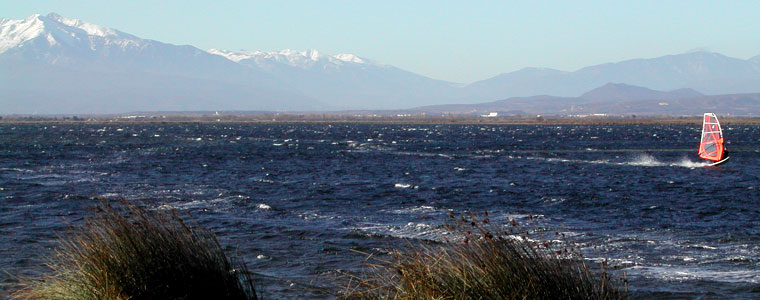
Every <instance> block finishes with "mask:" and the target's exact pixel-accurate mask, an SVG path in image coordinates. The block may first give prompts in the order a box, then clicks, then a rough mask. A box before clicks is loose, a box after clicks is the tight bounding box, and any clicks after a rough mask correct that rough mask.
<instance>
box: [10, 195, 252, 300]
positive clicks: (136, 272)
mask: <svg viewBox="0 0 760 300" xmlns="http://www.w3.org/2000/svg"><path fill="white" fill-rule="evenodd" d="M93 210H94V212H95V216H94V217H92V218H88V219H86V220H85V224H84V226H82V227H80V228H72V233H71V234H70V235H69V236H67V237H66V238H62V239H61V240H60V246H59V247H58V249H57V250H56V252H55V254H54V255H53V256H51V257H50V261H49V263H48V267H49V269H50V273H48V274H43V275H41V276H39V277H36V278H25V279H22V283H21V289H19V290H18V291H17V292H16V293H14V295H13V297H14V298H15V299H42V300H45V299H77V300H84V299H93V300H94V299H131V300H139V299H186V300H190V299H257V295H256V291H255V289H254V287H253V283H252V281H251V280H250V277H249V273H248V272H247V270H246V268H245V267H244V266H242V267H241V266H237V265H235V264H234V263H232V262H231V261H230V259H228V257H227V256H226V255H225V254H224V252H223V250H222V247H221V246H220V244H219V242H218V241H217V239H216V236H215V235H214V234H213V233H212V232H209V231H206V230H204V229H202V228H198V227H191V226H188V224H186V223H185V222H184V221H183V220H182V218H180V217H179V216H178V215H177V214H176V212H173V211H148V210H145V209H142V208H140V207H138V206H135V205H132V204H129V203H127V202H125V201H122V202H120V203H118V207H115V206H114V205H112V204H110V203H106V202H104V203H103V204H102V205H100V206H98V207H97V208H95V209H93Z"/></svg>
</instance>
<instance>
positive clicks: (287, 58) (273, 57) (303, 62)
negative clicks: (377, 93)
mask: <svg viewBox="0 0 760 300" xmlns="http://www.w3.org/2000/svg"><path fill="white" fill-rule="evenodd" d="M208 53H211V54H216V55H220V56H223V57H225V58H227V59H229V60H231V61H234V62H238V63H240V62H242V63H246V64H251V63H253V64H256V65H258V66H262V67H265V66H268V65H272V64H284V65H288V66H291V67H297V68H302V69H308V68H311V67H313V66H314V65H316V64H320V65H332V66H342V65H345V64H347V63H348V64H373V63H372V62H370V61H369V60H366V59H363V58H360V57H358V56H356V55H353V54H345V53H342V54H337V55H327V54H323V53H321V52H319V51H318V50H315V49H309V50H305V51H297V50H292V49H284V50H280V51H277V52H262V51H229V50H220V49H210V50H208Z"/></svg>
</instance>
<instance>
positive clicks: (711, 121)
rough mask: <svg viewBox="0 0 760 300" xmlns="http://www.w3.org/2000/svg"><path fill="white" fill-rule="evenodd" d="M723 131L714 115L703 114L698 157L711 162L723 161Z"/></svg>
mask: <svg viewBox="0 0 760 300" xmlns="http://www.w3.org/2000/svg"><path fill="white" fill-rule="evenodd" d="M724 151H725V148H724V147H723V130H721V129H720V122H718V117H716V116H715V114H714V113H705V116H704V118H702V141H700V142H699V157H701V158H704V159H709V160H712V161H719V160H721V159H723V152H724Z"/></svg>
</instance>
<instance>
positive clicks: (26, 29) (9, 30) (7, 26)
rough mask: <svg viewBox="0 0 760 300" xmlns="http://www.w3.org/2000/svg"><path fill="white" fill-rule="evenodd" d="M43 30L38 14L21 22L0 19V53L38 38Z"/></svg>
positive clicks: (43, 25)
mask: <svg viewBox="0 0 760 300" xmlns="http://www.w3.org/2000/svg"><path fill="white" fill-rule="evenodd" d="M44 30H45V24H44V23H43V21H42V20H41V19H40V15H39V14H34V15H31V16H29V17H27V18H26V19H23V20H10V19H0V53H3V52H5V51H6V50H8V49H10V48H13V47H15V46H16V45H19V44H21V43H23V42H26V41H28V40H31V39H33V38H36V37H38V36H39V35H40V34H42V32H43V31H44Z"/></svg>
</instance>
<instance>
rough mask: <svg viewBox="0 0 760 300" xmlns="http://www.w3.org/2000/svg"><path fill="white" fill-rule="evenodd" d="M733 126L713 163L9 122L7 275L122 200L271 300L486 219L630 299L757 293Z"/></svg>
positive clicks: (753, 144) (544, 131) (659, 142)
mask: <svg viewBox="0 0 760 300" xmlns="http://www.w3.org/2000/svg"><path fill="white" fill-rule="evenodd" d="M725 127H726V128H725V130H726V132H725V135H726V138H727V139H728V141H729V143H730V144H729V148H730V149H731V154H732V157H731V159H730V160H729V162H728V163H727V164H725V165H723V166H720V167H704V163H702V162H699V161H698V160H697V158H696V147H697V144H698V139H699V124H695V125H694V126H681V125H668V126H665V125H651V126H649V125H648V126H643V125H642V126H633V125H619V126H578V125H575V126H528V125H525V126H515V125H505V126H481V125H451V126H449V125H235V124H217V125H201V124H181V125H65V126H62V125H2V126H0V266H2V269H3V271H7V272H10V273H13V274H16V273H19V272H30V271H32V270H35V269H39V267H40V264H41V262H42V260H41V256H43V255H45V254H47V253H49V252H46V251H49V250H50V247H51V246H52V245H54V244H55V243H54V241H55V238H56V236H57V235H58V234H62V233H64V232H65V230H66V227H67V226H68V224H77V222H80V221H81V220H82V218H83V217H84V216H86V215H88V212H87V210H86V208H87V207H89V206H91V205H93V204H94V203H95V201H93V200H92V199H93V198H95V197H106V198H113V199H117V198H122V197H123V198H125V199H127V200H129V201H139V202H140V203H145V204H149V205H152V206H155V207H158V206H161V205H169V206H172V207H175V208H177V209H180V210H186V211H189V212H191V213H192V216H193V217H192V218H195V219H196V220H197V221H199V222H201V223H202V224H203V225H204V226H206V227H207V228H209V229H212V230H213V231H215V232H216V233H217V234H218V235H219V237H220V239H221V241H222V243H223V244H224V245H226V246H227V248H228V249H229V251H231V253H233V254H235V255H237V256H241V257H243V259H244V260H245V261H246V262H247V263H248V266H249V268H250V269H251V270H252V271H254V272H256V273H257V274H258V278H259V279H260V280H261V282H262V285H263V288H264V294H265V295H267V296H268V298H269V299H304V298H305V299H331V298H332V292H333V291H334V290H336V288H335V286H334V283H332V282H331V281H330V278H333V277H334V272H335V270H355V268H356V267H357V266H358V265H359V264H360V263H361V261H362V259H363V258H364V257H363V256H362V255H360V254H358V253H356V252H353V251H351V250H352V249H353V250H360V251H366V252H373V251H378V250H379V249H383V248H386V247H388V246H389V245H394V244H398V243H400V242H399V241H400V240H401V238H412V239H437V238H440V235H441V230H440V229H439V227H438V226H439V225H441V224H442V223H444V222H445V221H446V219H447V215H448V213H449V212H450V211H452V212H455V213H461V212H465V211H468V210H471V211H483V210H487V211H489V212H490V214H491V216H493V218H494V219H507V218H517V219H518V220H521V221H525V222H534V223H537V224H538V225H539V226H542V227H547V228H551V229H552V230H557V231H561V232H563V233H565V234H566V236H568V237H569V238H570V239H572V240H573V241H575V242H577V243H579V244H580V245H583V246H584V247H585V249H584V252H585V254H586V256H587V258H588V259H590V260H601V259H604V258H609V259H610V260H611V261H612V264H613V265H617V266H619V267H620V268H621V269H620V272H623V271H624V272H625V273H626V274H627V277H628V279H629V282H630V289H631V291H632V292H633V296H634V298H641V299H652V298H661V299H673V298H683V299H692V298H712V297H715V298H718V297H722V298H731V299H757V298H760V191H758V190H759V189H760V126H739V125H729V126H725ZM530 215H532V216H538V218H532V219H531V220H530V221H529V220H528V216H530ZM0 279H2V282H3V286H2V289H3V290H5V289H7V288H6V286H7V284H8V283H10V282H12V280H11V279H10V276H8V274H6V273H5V272H0ZM0 291H1V290H0Z"/></svg>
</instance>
